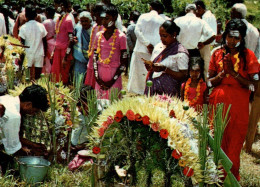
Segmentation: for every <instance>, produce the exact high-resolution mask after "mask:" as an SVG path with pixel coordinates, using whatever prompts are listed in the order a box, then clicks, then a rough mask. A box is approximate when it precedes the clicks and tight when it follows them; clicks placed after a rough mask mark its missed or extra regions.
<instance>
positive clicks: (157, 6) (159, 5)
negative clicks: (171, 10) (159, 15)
mask: <svg viewBox="0 0 260 187" xmlns="http://www.w3.org/2000/svg"><path fill="white" fill-rule="evenodd" d="M149 4H150V6H151V7H152V9H153V10H155V11H157V12H160V11H161V10H162V7H163V9H164V6H163V4H162V3H161V2H160V1H157V0H152V1H151V2H150V3H149Z"/></svg>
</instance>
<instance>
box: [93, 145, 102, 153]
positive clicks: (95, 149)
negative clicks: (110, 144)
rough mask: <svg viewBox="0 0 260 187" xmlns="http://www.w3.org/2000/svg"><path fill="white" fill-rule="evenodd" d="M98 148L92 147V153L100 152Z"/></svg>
mask: <svg viewBox="0 0 260 187" xmlns="http://www.w3.org/2000/svg"><path fill="white" fill-rule="evenodd" d="M100 150H101V149H100V148H99V147H93V149H92V152H93V153H94V154H98V153H100Z"/></svg>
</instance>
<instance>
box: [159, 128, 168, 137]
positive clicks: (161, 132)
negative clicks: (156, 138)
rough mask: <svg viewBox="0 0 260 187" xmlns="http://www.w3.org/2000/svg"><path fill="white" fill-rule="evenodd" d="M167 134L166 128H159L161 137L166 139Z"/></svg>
mask: <svg viewBox="0 0 260 187" xmlns="http://www.w3.org/2000/svg"><path fill="white" fill-rule="evenodd" d="M168 135H169V132H168V131H167V129H161V130H160V136H161V137H162V138H163V139H167V138H168Z"/></svg>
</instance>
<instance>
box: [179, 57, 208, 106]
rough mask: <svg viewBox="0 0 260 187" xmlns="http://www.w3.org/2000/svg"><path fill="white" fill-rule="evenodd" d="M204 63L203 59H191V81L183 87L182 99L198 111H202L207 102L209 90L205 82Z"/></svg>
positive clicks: (189, 71) (189, 69)
mask: <svg viewBox="0 0 260 187" xmlns="http://www.w3.org/2000/svg"><path fill="white" fill-rule="evenodd" d="M203 72H204V61H203V59H202V58H201V57H191V58H190V62H189V68H188V75H189V77H190V78H189V79H188V80H187V81H186V82H185V83H183V84H182V86H181V99H182V100H186V101H188V102H189V105H190V106H191V107H194V108H195V109H196V111H201V109H202V107H203V104H205V103H206V102H207V96H208V89H207V85H206V83H205V81H204V73H203Z"/></svg>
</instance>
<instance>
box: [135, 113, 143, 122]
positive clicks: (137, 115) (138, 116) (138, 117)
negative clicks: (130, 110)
mask: <svg viewBox="0 0 260 187" xmlns="http://www.w3.org/2000/svg"><path fill="white" fill-rule="evenodd" d="M135 121H142V116H141V115H140V114H138V113H137V114H135Z"/></svg>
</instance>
